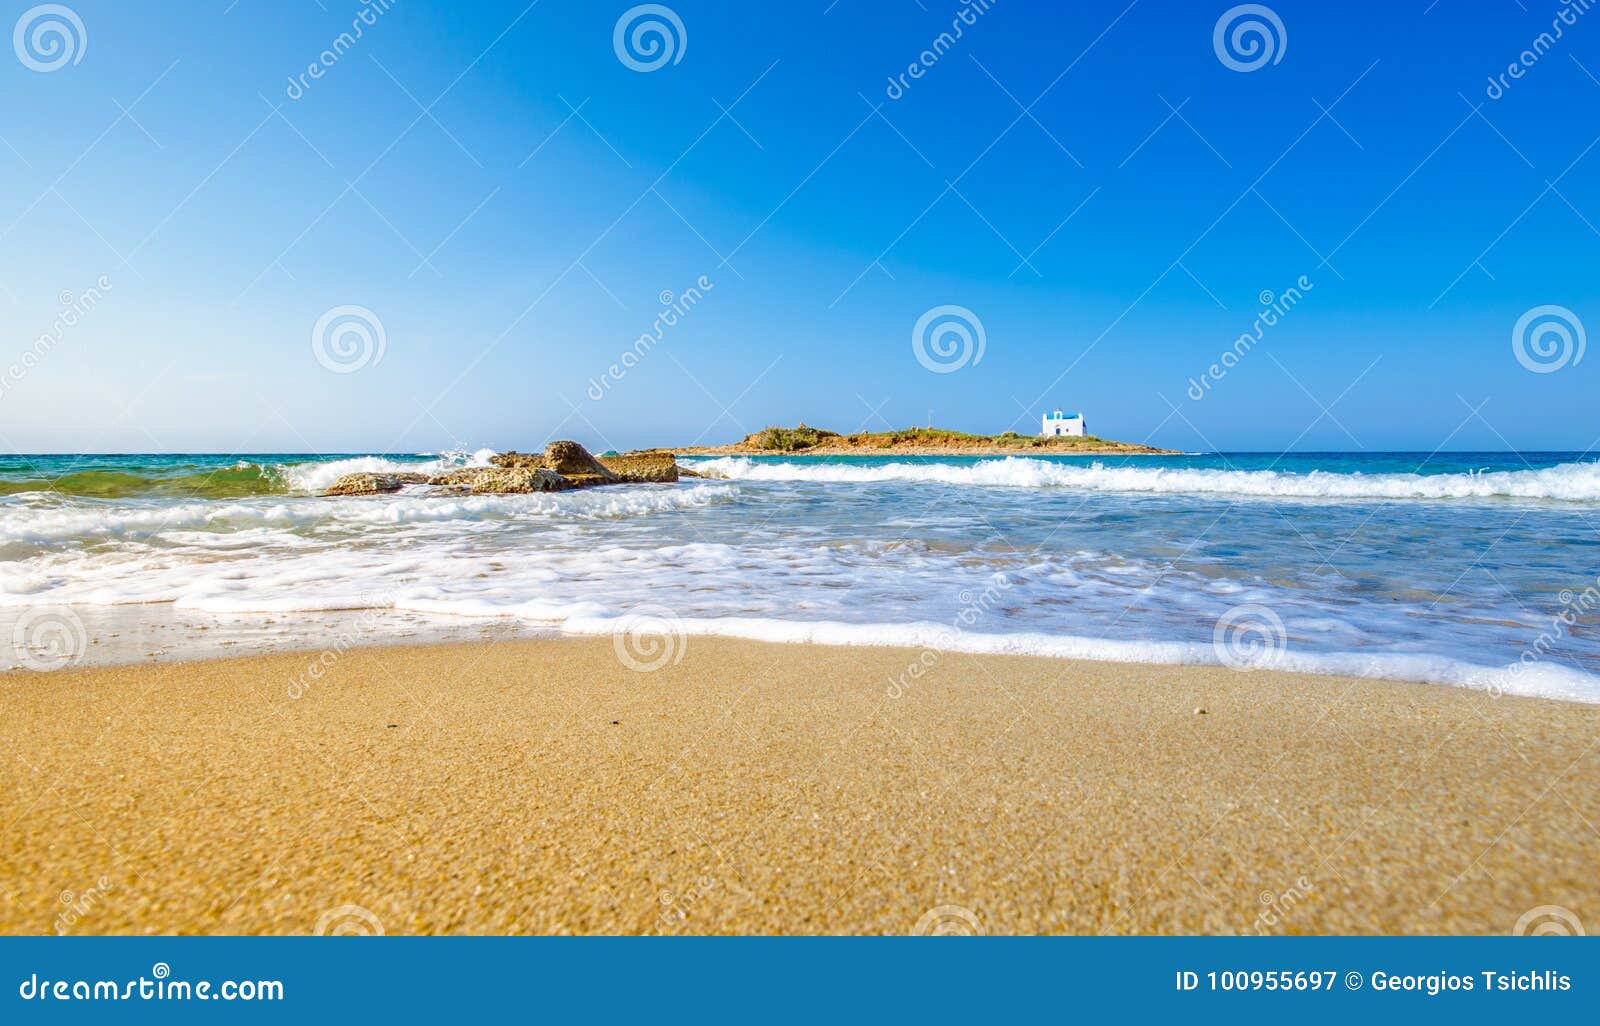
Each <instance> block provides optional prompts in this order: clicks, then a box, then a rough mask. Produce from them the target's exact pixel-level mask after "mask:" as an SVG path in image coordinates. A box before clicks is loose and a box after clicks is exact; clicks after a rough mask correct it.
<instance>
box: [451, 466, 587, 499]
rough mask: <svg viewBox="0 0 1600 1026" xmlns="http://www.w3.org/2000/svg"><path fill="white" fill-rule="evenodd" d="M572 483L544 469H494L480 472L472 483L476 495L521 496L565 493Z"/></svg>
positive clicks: (473, 492)
mask: <svg viewBox="0 0 1600 1026" xmlns="http://www.w3.org/2000/svg"><path fill="white" fill-rule="evenodd" d="M571 487H572V482H570V481H568V480H567V479H566V478H565V477H562V476H561V475H560V474H557V473H556V472H555V471H553V470H546V469H544V468H543V467H511V468H500V467H494V468H490V469H485V470H479V471H478V476H477V478H475V479H474V480H473V482H472V494H474V495H521V494H526V493H528V492H563V491H566V490H567V489H568V488H571Z"/></svg>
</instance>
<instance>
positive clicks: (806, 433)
mask: <svg viewBox="0 0 1600 1026" xmlns="http://www.w3.org/2000/svg"><path fill="white" fill-rule="evenodd" d="M663 451H670V452H673V453H676V454H677V455H680V456H773V455H786V456H852V455H853V456H884V455H893V456H1071V455H1078V454H1085V455H1108V456H1133V455H1144V456H1171V455H1178V453H1177V452H1176V451H1175V450H1172V449H1157V448H1154V447H1152V446H1148V445H1137V444H1135V443H1132V442H1113V441H1108V440H1106V439H1103V438H1096V437H1095V436H1094V435H1066V434H1062V435H1023V434H1018V433H1017V432H1015V431H1007V432H1005V433H1004V434H999V435H974V434H968V433H967V432H964V431H948V430H945V429H943V428H934V427H912V428H905V429H904V430H900V431H858V432H856V433H854V434H848V435H847V434H840V433H839V432H837V431H828V430H826V429H823V428H815V427H810V426H809V425H807V424H805V423H803V422H802V423H801V424H800V425H798V426H797V427H792V428H785V427H769V428H765V429H763V430H761V431H757V432H755V433H754V434H752V435H747V436H745V438H744V439H742V440H741V441H738V442H735V443H733V444H732V445H717V446H686V447H684V448H678V449H671V450H663Z"/></svg>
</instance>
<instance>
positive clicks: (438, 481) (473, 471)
mask: <svg viewBox="0 0 1600 1026" xmlns="http://www.w3.org/2000/svg"><path fill="white" fill-rule="evenodd" d="M487 469H488V468H487V467H457V468H456V469H454V470H447V471H445V472H444V473H442V474H435V475H433V476H432V477H430V478H428V484H431V485H444V486H446V487H454V488H471V487H472V483H473V482H474V481H476V480H478V475H479V474H482V473H483V472H484V471H485V470H487Z"/></svg>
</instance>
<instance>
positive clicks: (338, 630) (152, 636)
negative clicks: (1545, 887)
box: [0, 603, 1600, 707]
mask: <svg viewBox="0 0 1600 1026" xmlns="http://www.w3.org/2000/svg"><path fill="white" fill-rule="evenodd" d="M36 608H37V610H38V612H39V613H40V614H41V615H42V616H44V617H45V621H44V623H45V624H46V626H43V627H41V626H39V625H37V624H36V625H33V626H32V627H31V628H29V629H30V630H31V631H41V630H43V631H46V632H47V631H48V630H49V629H50V628H49V626H48V624H49V621H50V618H52V617H55V616H57V615H58V613H59V610H58V609H55V608H52V607H27V606H20V607H9V608H7V607H0V636H4V635H6V634H11V633H13V632H14V631H21V630H23V629H24V628H25V627H28V626H29V625H28V624H27V622H26V618H27V617H28V616H29V614H30V611H32V610H34V609H36ZM70 611H71V612H72V613H73V616H74V617H75V619H76V629H77V630H78V631H80V632H81V634H82V636H83V637H84V638H85V639H86V644H85V647H84V649H83V650H82V652H81V653H80V655H79V656H78V658H77V659H76V660H75V661H73V662H71V663H69V664H66V665H61V666H55V667H51V666H26V665H24V664H23V663H21V662H16V661H13V662H12V663H11V664H10V665H0V678H3V677H4V675H5V674H7V673H12V674H25V673H28V672H30V671H38V670H44V671H46V672H47V673H49V674H54V673H58V672H70V671H72V670H75V669H113V668H131V667H140V666H149V667H155V666H171V665H179V664H184V663H191V662H211V661H216V660H228V659H245V658H254V657H264V656H271V655H300V656H312V657H314V656H317V655H318V654H319V653H326V652H330V651H331V652H335V653H343V652H346V651H349V650H352V649H382V648H390V647H396V648H412V647H417V646H428V645H451V644H474V643H483V644H494V643H499V642H506V641H562V640H579V639H591V638H597V637H598V638H602V639H609V638H614V637H617V636H618V632H619V630H620V631H624V632H626V631H627V630H629V629H630V624H635V621H634V619H633V618H631V617H630V616H629V615H628V614H622V615H619V616H613V617H579V618H575V619H570V620H568V621H565V622H562V623H557V622H540V621H533V620H524V619H520V618H517V617H515V616H511V615H496V616H471V615H464V614H463V615H454V614H443V613H430V612H422V611H418V610H410V609H396V608H390V607H370V608H351V609H338V610H277V611H271V612H268V611H257V612H241V611H234V612H230V613H216V612H207V611H203V610H193V609H178V608H174V607H173V606H172V605H171V604H170V603H142V604H136V605H126V604H124V605H110V606H85V605H78V606H75V607H71V610H70ZM152 611H159V612H158V613H157V614H156V616H154V617H153V616H152ZM13 614H18V615H13ZM641 615H642V616H643V619H642V620H638V621H637V623H636V626H637V627H638V628H640V629H642V630H643V631H644V632H645V634H646V635H647V638H646V640H647V641H648V642H650V643H658V642H662V641H663V640H664V641H665V642H666V643H668V644H679V643H683V644H687V643H688V641H689V640H690V639H726V640H729V641H735V642H747V643H751V644H758V645H777V646H783V647H798V648H806V647H813V646H815V647H821V648H828V649H843V650H851V649H894V650H907V651H918V652H923V651H926V652H929V653H931V654H932V655H933V656H935V657H942V656H953V655H966V656H979V657H1001V658H1028V659H1040V660H1044V661H1046V662H1049V663H1055V664H1070V663H1075V662H1085V663H1103V664H1107V665H1111V666H1119V667H1122V668H1123V669H1124V670H1126V671H1128V672H1135V671H1137V670H1139V669H1141V668H1144V667H1193V668H1195V669H1199V670H1222V671H1226V672H1238V673H1260V672H1281V673H1289V674H1307V675H1312V676H1330V677H1345V678H1350V679H1359V680H1364V681H1369V682H1373V683H1378V684H1384V683H1390V684H1405V685H1420V686H1423V687H1434V688H1449V689H1452V690H1464V691H1473V692H1477V693H1481V694H1485V695H1487V696H1489V697H1491V698H1498V697H1500V696H1503V695H1504V696H1511V697H1517V698H1532V699H1538V700H1543V701H1556V702H1563V703H1574V704H1579V705H1588V706H1591V707H1600V679H1597V678H1594V677H1590V676H1583V675H1581V674H1579V673H1577V672H1576V671H1567V670H1566V669H1565V668H1564V667H1561V666H1558V665H1554V664H1551V663H1540V662H1538V661H1535V662H1533V663H1530V664H1526V665H1524V664H1522V663H1520V662H1514V663H1511V664H1509V665H1507V666H1489V665H1483V664H1479V663H1472V662H1468V661H1465V660H1461V659H1456V658H1454V657H1448V656H1443V655H1423V654H1416V653H1408V654H1382V653H1361V652H1354V651H1350V652H1318V651H1303V650H1300V649H1298V648H1296V647H1295V646H1294V645H1293V644H1292V643H1289V644H1287V645H1286V646H1280V647H1278V648H1276V649H1270V650H1268V652H1267V656H1266V659H1267V661H1265V662H1262V663H1252V662H1250V659H1251V658H1253V656H1252V655H1251V653H1250V652H1249V651H1248V650H1247V649H1243V648H1239V647H1238V641H1237V639H1232V638H1230V639H1228V640H1227V641H1226V642H1225V643H1224V644H1222V646H1221V647H1220V648H1219V645H1218V643H1217V642H1216V641H1212V642H1200V641H1149V640H1142V641H1141V640H1128V639H1110V638H1097V637H1093V636H1089V635H1068V634H1040V633H1032V632H1021V633H1009V634H989V633H984V632H981V631H970V630H964V629H961V628H959V627H956V626H954V625H948V624H939V623H927V622H918V623H909V624H897V623H887V622H884V623H848V622H840V621H831V620H780V619H760V618H754V619H753V618H747V617H746V618H741V617H732V618H726V617H725V618H715V619H703V618H695V617H678V616H670V617H666V618H663V617H662V616H657V615H652V614H649V613H646V614H641ZM623 637H626V634H624V635H623ZM103 644H104V645H105V647H101V646H102V645H103ZM1230 656H1238V657H1243V659H1244V661H1243V662H1241V663H1240V665H1239V666H1237V667H1235V666H1233V665H1232V664H1230V663H1229V662H1228V661H1227V660H1228V658H1229V657H1230ZM13 659H15V656H14V657H13Z"/></svg>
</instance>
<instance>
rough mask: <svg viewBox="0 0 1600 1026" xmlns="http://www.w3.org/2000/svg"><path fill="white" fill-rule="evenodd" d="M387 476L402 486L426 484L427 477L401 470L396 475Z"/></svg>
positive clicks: (412, 471)
mask: <svg viewBox="0 0 1600 1026" xmlns="http://www.w3.org/2000/svg"><path fill="white" fill-rule="evenodd" d="M389 476H390V477H392V478H394V479H395V480H396V481H399V482H400V483H401V484H403V485H408V484H427V483H428V475H427V474H419V473H417V472H416V471H415V470H402V471H400V472H399V473H397V474H390V475H389Z"/></svg>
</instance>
